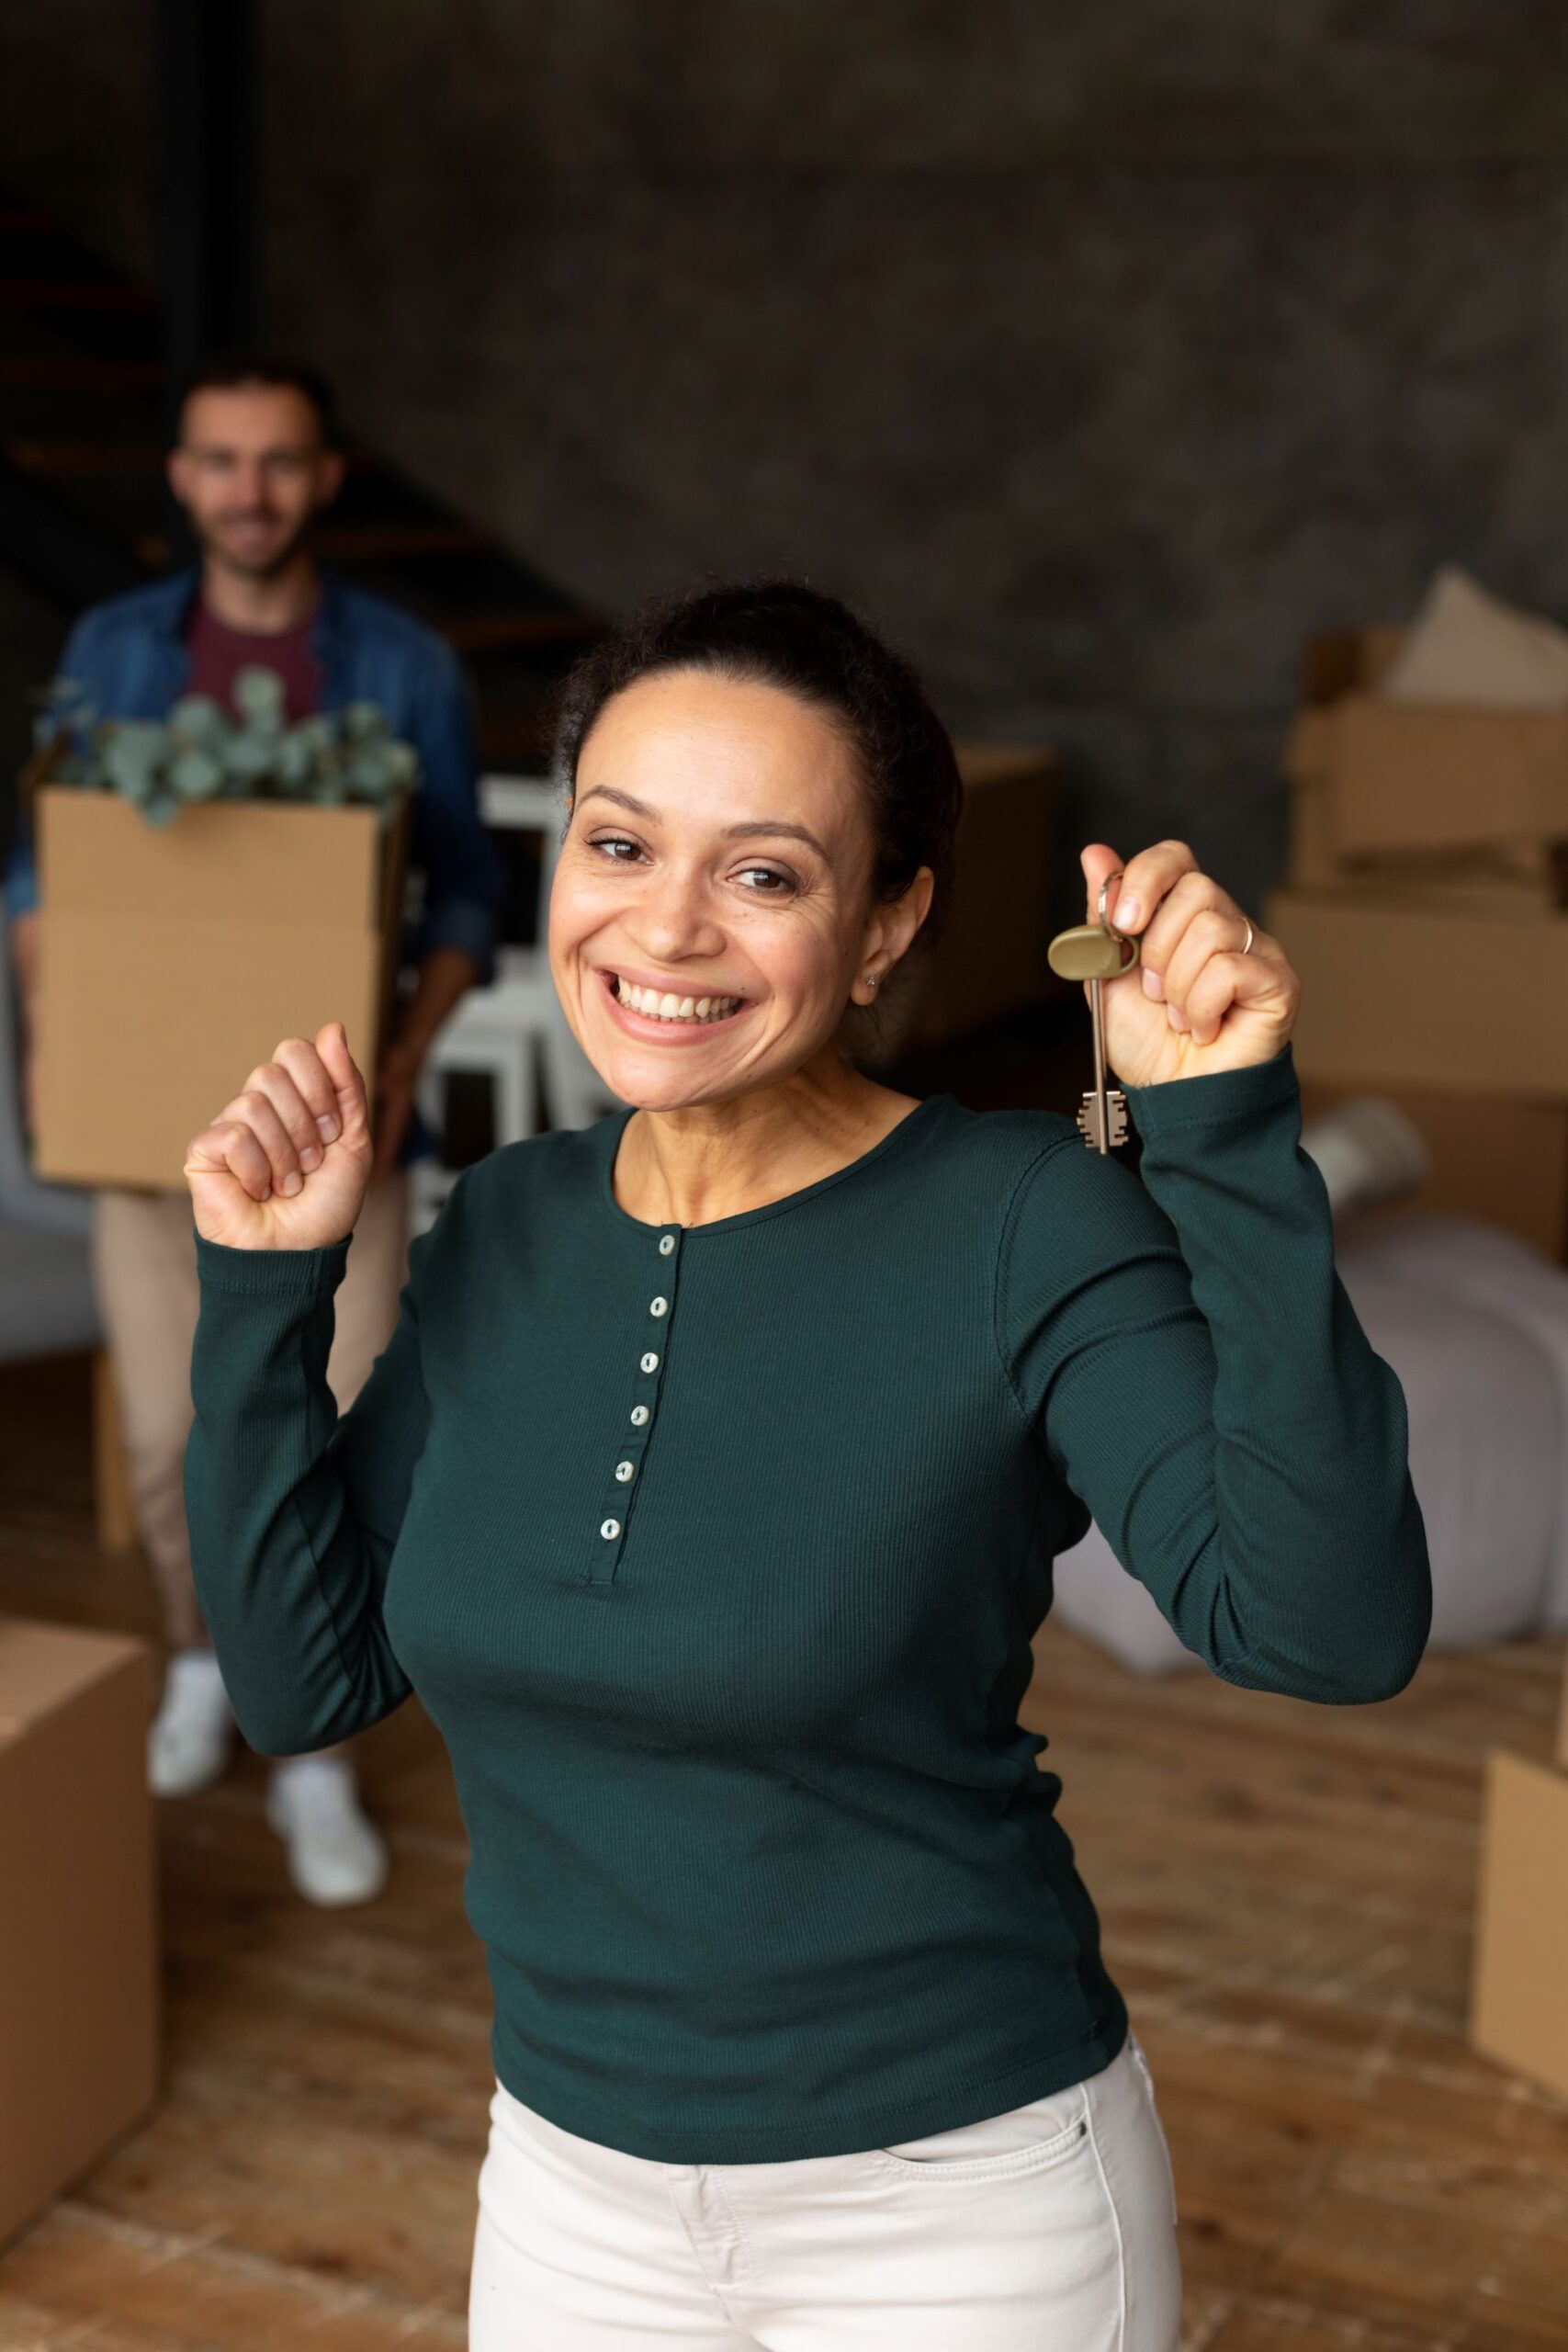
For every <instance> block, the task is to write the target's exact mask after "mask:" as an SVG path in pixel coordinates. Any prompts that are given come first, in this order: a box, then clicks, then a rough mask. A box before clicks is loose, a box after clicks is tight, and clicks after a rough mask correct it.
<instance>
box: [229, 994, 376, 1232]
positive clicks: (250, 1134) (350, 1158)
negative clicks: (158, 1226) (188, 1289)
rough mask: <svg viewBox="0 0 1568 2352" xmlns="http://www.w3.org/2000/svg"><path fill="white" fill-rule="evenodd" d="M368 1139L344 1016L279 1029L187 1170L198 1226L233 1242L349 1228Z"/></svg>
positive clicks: (365, 1177)
mask: <svg viewBox="0 0 1568 2352" xmlns="http://www.w3.org/2000/svg"><path fill="white" fill-rule="evenodd" d="M374 1158H375V1144H374V1139H373V1138H372V1136H371V1133H370V1113H369V1106H368V1103H367V1096H366V1091H365V1080H364V1079H363V1078H362V1077H361V1076H360V1073H359V1070H358V1069H357V1067H356V1065H355V1060H354V1057H353V1056H352V1055H351V1054H350V1052H349V1050H348V1039H347V1037H346V1036H345V1035H344V1027H343V1023H342V1022H341V1021H328V1022H326V1023H323V1024H322V1026H321V1028H320V1029H318V1030H317V1032H316V1035H315V1037H314V1039H313V1040H312V1039H311V1038H309V1037H285V1038H284V1040H283V1042H282V1044H281V1045H280V1046H278V1048H277V1050H276V1053H275V1054H274V1056H273V1057H272V1059H271V1061H269V1062H260V1063H258V1064H257V1066H256V1068H255V1069H254V1070H253V1071H252V1072H251V1074H250V1077H249V1078H248V1079H247V1080H245V1083H244V1085H243V1087H242V1088H241V1090H240V1091H239V1093H238V1094H236V1095H234V1096H233V1097H232V1098H231V1101H229V1102H227V1103H225V1104H224V1105H223V1108H222V1110H221V1111H220V1113H219V1114H218V1116H217V1117H216V1118H215V1119H214V1120H213V1122H212V1124H211V1125H210V1126H206V1127H203V1128H202V1130H201V1132H200V1134H199V1135H194V1136H192V1137H191V1139H190V1142H189V1144H188V1145H187V1147H186V1163H185V1173H186V1178H187V1179H188V1180H189V1183H190V1196H191V1204H192V1207H193V1210H194V1212H195V1218H196V1229H197V1232H198V1233H199V1234H201V1235H202V1236H203V1237H204V1238H206V1239H207V1240H209V1241H221V1242H223V1243H225V1244H227V1246H228V1247H229V1248H230V1249H231V1250H320V1249H321V1248H323V1247H324V1246H325V1245H326V1244H327V1243H329V1242H333V1241H341V1240H342V1239H343V1238H344V1235H345V1234H348V1233H352V1232H353V1230H354V1226H355V1219H356V1218H357V1216H358V1215H359V1212H360V1209H361V1207H362V1205H363V1204H364V1200H365V1194H366V1192H367V1188H368V1186H369V1182H370V1168H371V1163H372V1161H373V1159H374Z"/></svg>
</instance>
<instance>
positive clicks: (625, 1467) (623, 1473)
mask: <svg viewBox="0 0 1568 2352" xmlns="http://www.w3.org/2000/svg"><path fill="white" fill-rule="evenodd" d="M635 1467H636V1464H633V1463H630V1462H617V1463H616V1464H615V1476H616V1477H617V1478H618V1479H619V1480H620V1482H621V1484H622V1486H623V1487H624V1486H625V1485H626V1480H627V1479H628V1478H629V1477H630V1476H631V1475H632V1471H633V1469H634V1468H635Z"/></svg>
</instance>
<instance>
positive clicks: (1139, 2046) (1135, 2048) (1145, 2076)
mask: <svg viewBox="0 0 1568 2352" xmlns="http://www.w3.org/2000/svg"><path fill="white" fill-rule="evenodd" d="M1127 2041H1128V2044H1129V2046H1130V2048H1131V2050H1132V2052H1133V2062H1134V2065H1135V2066H1136V2067H1137V2070H1138V2079H1139V2081H1140V2082H1141V2083H1142V2084H1143V2086H1144V2095H1145V2098H1147V2100H1148V2103H1149V2113H1150V2115H1151V2116H1152V2117H1153V2119H1154V2127H1155V2130H1156V2131H1157V2132H1158V2133H1159V2144H1160V2149H1161V2152H1162V2154H1164V2157H1165V2172H1166V2178H1167V2179H1168V2181H1169V2183H1170V2218H1171V2220H1172V2221H1173V2222H1176V2221H1179V2219H1180V2215H1179V2211H1178V2210H1177V2203H1176V2166H1175V2165H1173V2164H1172V2163H1171V2160H1170V2142H1169V2141H1168V2139H1167V2138H1166V2136H1165V2125H1164V2124H1163V2123H1162V2122H1161V2120H1160V2111H1159V2101H1158V2099H1157V2098H1156V2097H1155V2078H1154V2076H1153V2075H1152V2074H1151V2073H1150V2072H1149V2062H1148V2060H1147V2058H1146V2057H1145V2054H1144V2045H1143V2043H1142V2042H1141V2041H1139V2040H1138V2037H1137V2035H1136V2034H1135V2033H1134V2031H1133V2030H1132V2028H1131V2027H1129V2028H1128V2030H1127Z"/></svg>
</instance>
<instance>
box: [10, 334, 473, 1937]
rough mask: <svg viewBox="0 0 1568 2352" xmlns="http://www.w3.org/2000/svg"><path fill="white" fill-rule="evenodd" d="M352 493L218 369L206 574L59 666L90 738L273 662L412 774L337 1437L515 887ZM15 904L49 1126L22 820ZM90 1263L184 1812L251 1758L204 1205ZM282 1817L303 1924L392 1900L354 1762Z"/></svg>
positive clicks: (89, 626) (193, 570) (286, 382)
mask: <svg viewBox="0 0 1568 2352" xmlns="http://www.w3.org/2000/svg"><path fill="white" fill-rule="evenodd" d="M168 475H169V481H170V483H171V485H172V487H173V489H174V492H175V497H176V498H177V499H178V500H179V502H180V503H181V505H182V506H183V507H184V508H185V510H186V515H188V517H189V520H190V525H191V528H192V531H193V534H194V536H195V537H196V540H197V545H198V548H199V555H200V560H199V561H198V562H197V564H195V565H193V566H191V567H190V568H189V569H188V570H186V571H182V572H179V573H176V574H175V575H173V576H171V577H169V578H167V579H164V580H160V581H157V582H152V584H150V585H149V586H147V587H144V588H137V589H134V590H132V591H131V592H130V594H126V595H120V596H116V597H112V598H110V599H109V600H108V601H107V603H104V604H101V605H94V606H93V607H92V608H91V609H90V610H88V611H87V612H85V613H84V614H83V615H82V616H81V617H80V619H79V620H78V621H77V623H76V625H75V627H74V628H73V629H72V631H71V633H70V636H69V639H68V640H67V642H66V646H65V650H64V652H63V654H62V659H61V663H60V671H61V674H62V676H63V677H65V678H68V679H70V680H72V681H73V683H74V684H77V685H79V686H81V687H83V688H85V692H86V695H87V696H88V698H89V699H90V701H91V703H92V706H93V707H94V710H95V712H96V715H97V716H98V717H100V718H141V719H149V718H152V719H157V718H165V717H166V716H167V714H168V711H169V709H170V707H172V705H173V704H175V702H177V701H178V700H179V699H180V697H181V696H182V695H187V694H198V693H199V694H208V695H212V696H213V697H214V698H215V699H217V700H218V701H220V702H221V703H224V704H226V705H228V706H229V707H232V686H233V682H234V679H235V676H236V674H237V673H238V672H239V671H241V670H243V668H245V667H246V666H247V665H248V664H251V663H259V664H262V665H264V666H265V667H267V668H269V669H272V670H275V671H276V672H277V673H278V674H279V675H280V676H281V678H282V679H283V682H284V687H285V694H286V711H287V717H288V722H289V723H290V724H292V723H293V722H294V721H296V720H297V719H299V718H303V717H305V716H306V715H307V714H308V713H310V712H311V711H315V710H325V711H331V710H335V709H339V708H341V707H343V706H344V704H347V703H350V702H371V703H375V704H377V705H378V707H379V708H380V709H381V710H382V711H383V712H384V713H385V714H386V717H387V719H388V722H389V727H390V730H391V732H392V734H393V735H394V736H396V737H399V738H400V739H402V740H403V741H408V742H412V744H413V746H414V748H415V749H416V751H417V752H418V754H419V760H420V769H421V777H422V781H421V784H420V787H419V789H418V790H417V791H416V792H415V794H414V796H413V803H412V825H411V832H410V840H409V866H410V870H411V874H412V873H417V874H419V875H420V876H422V877H423V909H422V912H421V914H420V916H419V918H418V921H417V922H416V923H414V924H412V925H405V929H404V933H403V937H402V941H401V944H400V965H401V967H403V970H404V972H407V971H408V970H409V968H410V967H415V976H414V979H413V985H412V990H411V991H409V992H407V993H405V994H404V996H403V998H402V1000H401V1001H400V1008H399V1012H398V1013H397V1015H396V1017H395V1018H394V1021H393V1023H392V1024H391V1027H392V1035H390V1037H389V1040H388V1041H387V1043H386V1044H385V1046H384V1047H383V1049H382V1051H381V1054H380V1057H379V1060H378V1069H377V1072H376V1080H375V1125H376V1136H377V1151H376V1159H375V1163H374V1167H373V1170H372V1176H371V1182H370V1188H369V1191H368V1193H367V1197H366V1202H365V1207H364V1209H363V1211H362V1213H361V1216H360V1218H359V1222H358V1224H357V1225H356V1227H355V1246H354V1248H353V1250H351V1251H350V1253H349V1260H348V1264H347V1268H346V1271H345V1272H344V1280H343V1283H342V1284H341V1285H340V1287H339V1289H338V1292H337V1296H336V1301H335V1305H336V1310H337V1329H336V1337H335V1339H334V1341H333V1350H332V1355H331V1359H330V1361H329V1364H328V1371H327V1377H328V1380H329V1382H330V1384H331V1385H332V1388H333V1395H334V1396H335V1397H336V1400H337V1405H338V1409H339V1411H340V1413H341V1412H345V1411H346V1410H347V1408H348V1407H349V1405H350V1404H351V1403H352V1402H353V1399H354V1397H355V1395H356V1394H357V1393H358V1390H359V1387H360V1385H361V1384H362V1382H363V1381H364V1379H365V1378H366V1376H367V1374H368V1372H369V1370H370V1367H371V1365H372V1363H374V1362H375V1359H376V1357H377V1355H378V1353H379V1352H380V1351H381V1349H382V1348H383V1347H385V1345H386V1344H387V1341H388V1340H389V1338H390V1337H391V1333H392V1330H393V1328H394V1326H395V1324H396V1321H397V1309H398V1295H399V1292H400V1288H401V1286H402V1283H403V1282H404V1280H405V1278H406V1274H407V1250H408V1240H409V1181H408V1170H409V1167H410V1165H411V1164H412V1161H413V1160H415V1159H422V1158H424V1157H427V1156H428V1155H429V1154H430V1153H431V1152H432V1151H433V1150H434V1140H433V1138H432V1137H431V1136H430V1134H429V1132H428V1130H427V1129H426V1128H425V1127H424V1125H423V1122H422V1121H421V1119H420V1117H419V1114H418V1111H417V1109H416V1107H415V1104H414V1090H415V1088H416V1086H417V1083H418V1080H419V1074H420V1069H421V1067H422V1064H423V1059H424V1057H425V1055H426V1053H427V1052H428V1050H429V1048H430V1045H431V1042H432V1040H433V1039H434V1036H435V1035H436V1032H437V1031H438V1030H439V1029H440V1027H441V1025H442V1023H444V1022H445V1021H446V1018H447V1016H448V1015H449V1014H450V1012H452V1010H453V1008H454V1006H455V1005H456V1004H457V1001H458V1000H459V999H460V998H461V996H462V995H463V993H464V991H465V990H466V989H469V988H472V987H474V986H475V985H476V984H478V985H481V986H482V985H488V983H489V982H490V980H491V978H493V977H494V971H495V941H496V933H497V916H498V912H499V909H500V905H501V900H502V893H503V890H504V888H505V878H506V873H505V866H504V864H503V862H502V857H501V854H500V852H499V850H498V848H497V847H496V845H495V843H494V842H492V841H491V838H490V836H489V834H488V833H487V832H486V831H485V829H484V826H483V824H482V822H481V820H480V817H479V798H478V757H477V751H476V745H475V739H474V727H473V717H472V710H471V706H470V702H469V697H468V690H467V686H466V684H465V682H464V679H463V676H462V673H461V670H460V668H459V666H458V663H457V660H456V657H455V656H454V654H453V653H452V651H451V649H450V648H449V647H448V646H447V644H446V641H445V639H442V638H440V637H438V636H437V635H436V634H435V633H434V631H433V630H431V629H429V628H426V627H425V626H424V625H423V623H422V622H420V621H418V620H416V619H414V618H413V617H412V615H410V614H408V613H405V612H403V611H401V610H400V608H399V607H398V606H397V605H392V604H390V603H389V602H387V601H386V600H385V599H383V598H381V597H378V596H373V595H369V594H366V593H365V592H364V591H363V590H361V589H358V588H355V587H352V586H350V585H349V584H348V583H347V582H344V581H343V580H341V579H339V578H337V577H336V576H335V575H334V574H333V573H332V572H331V571H327V570H326V569H324V568H323V567H322V566H321V564H320V563H319V562H318V560H317V559H316V557H315V555H314V553H313V552H312V546H311V540H312V532H313V527H314V525H315V522H316V518H317V516H318V515H320V513H321V510H322V509H323V508H324V507H326V506H328V505H329V504H330V503H331V502H332V500H333V498H334V497H335V496H336V494H337V492H338V489H339V486H340V485H341V483H342V481H343V476H344V456H343V454H342V451H341V448H340V447H339V445H338V434H337V426H336V414H335V402H334V401H333V393H332V390H331V389H330V387H329V386H328V385H327V383H326V382H325V381H324V379H322V378H321V376H319V375H318V374H316V373H315V371H314V370H312V369H310V368H303V367H297V366H295V365H293V364H291V363H289V362H288V361H286V360H282V359H278V358H276V357H272V356H268V355H266V354H265V353H246V354H239V355H236V356H232V357H230V358H228V359H224V360H218V361H215V362H213V363H211V364H210V365H209V366H208V367H206V368H202V369H201V370H200V371H199V372H198V373H197V376H196V377H195V378H194V379H192V380H191V382H190V383H189V385H188V386H187V388H186V393H185V397H184V400H183V401H182V403H181V408H180V415H179V424H178V439H177V446H176V447H175V448H174V449H173V450H172V451H171V453H170V455H169V458H168ZM6 906H7V910H8V913H9V916H10V932H11V937H12V940H13V942H14V954H15V960H16V964H17V976H18V993H19V997H20V1001H21V1005H22V1041H21V1042H22V1059H23V1099H24V1103H25V1105H26V1110H27V1115H28V1124H29V1126H33V1125H35V1124H36V1123H35V1119H34V1110H33V1105H34V1075H33V1054H32V1027H33V1024H32V1020H31V1002H32V994H33V989H34V986H35V984H36V958H37V947H38V942H37V925H38V913H37V907H38V881H37V874H36V869H35V865H34V859H33V854H32V845H31V842H30V841H29V840H28V834H27V827H26V822H25V820H24V821H23V824H22V826H21V829H20V830H19V831H18V836H17V842H16V845H15V847H14V849H13V851H12V853H11V856H10V859H9V861H8V864H7V866H6ZM92 1264H93V1278H94V1284H95V1289H96V1295H97V1301H98V1306H99V1312H100V1315H101V1317H102V1320H103V1324H104V1329H105V1332H106V1335H107V1345H108V1349H109V1353H110V1358H111V1362H112V1363H113V1367H114V1374H115V1387H116V1390H117V1393H118V1402H119V1411H120V1416H121V1421H122V1425H123V1429H124V1434H125V1444H126V1452H127V1456H128V1460H129V1465H130V1486H131V1492H132V1498H133V1504H134V1509H135V1515H136V1521H137V1527H138V1532H139V1534H140V1535H141V1541H142V1543H143V1544H144V1546H145V1548H146V1551H147V1553H148V1555H149V1558H150V1559H151V1561H152V1567H153V1570H154V1574H155V1577H156V1580H157V1587H158V1593H159V1599H160V1606H161V1610H162V1614H163V1620H164V1640H165V1643H166V1645H167V1652H168V1656H167V1662H166V1671H165V1678H164V1691H163V1697H162V1702H161V1704H160V1707H159V1711H158V1713H157V1715H156V1716H155V1718H154V1720H153V1722H152V1724H151V1725H150V1726H149V1731H148V1745H147V1769H148V1776H149V1780H150V1782H151V1785H152V1789H153V1790H154V1791H155V1792H156V1793H158V1794H159V1795H163V1796H173V1795H177V1794H182V1793H185V1792H188V1791H192V1790H196V1789H201V1788H206V1787H208V1786H209V1784H210V1783H211V1782H212V1781H215V1780H216V1779H217V1778H218V1777H219V1776H220V1773H221V1772H222V1771H223V1770H224V1769H225V1768H226V1766H227V1764H228V1763H229V1761H230V1758H231V1753H232V1750H233V1747H234V1743H235V1741H236V1739H237V1736H238V1726H237V1725H236V1724H235V1721H234V1717H233V1713H232V1710H231V1708H230V1706H229V1703H228V1700H227V1697H226V1694H225V1692H224V1689H223V1682H222V1678H221V1675H220V1670H219V1667H218V1661H217V1658H216V1657H215V1656H214V1653H213V1650H212V1646H211V1643H210V1641H209V1637H208V1634H207V1630H206V1627H205V1624H204V1623H203V1621H202V1617H201V1611H200V1609H199V1606H198V1604H197V1596H196V1589H195V1585H194V1582H193V1579H192V1576H191V1564H190V1543H189V1537H188V1533H187V1531H186V1519H185V1497H184V1485H183V1472H184V1460H185V1447H186V1437H187V1435H188V1433H189V1430H190V1426H191V1421H192V1418H193V1413H194V1408H193V1406H192V1402H191V1395H190V1360H191V1351H192V1346H193V1343H194V1340H195V1336H196V1325H197V1313H198V1307H199V1293H198V1287H197V1271H196V1251H195V1241H194V1238H193V1229H192V1223H191V1215H190V1201H189V1197H188V1194H187V1193H186V1192H184V1191H183V1190H182V1191H177V1192H175V1191H171V1192H152V1191H136V1190H130V1189H120V1188H117V1187H111V1186H102V1187H99V1188H97V1189H96V1190H95V1192H94V1194H93V1230H92ZM266 1814H267V1819H268V1821H269V1822H270V1823H271V1825H272V1826H273V1827H274V1828H275V1829H276V1830H277V1832H278V1834H279V1835H280V1836H281V1837H283V1838H285V1839H286V1841H287V1844H288V1866H289V1871H290V1876H291V1879H292V1881H293V1883H294V1885H295V1887H296V1889H297V1890H298V1892H299V1893H300V1894H303V1895H304V1896H305V1897H306V1898H307V1899H308V1900H310V1901H313V1902H317V1903H333V1904H335V1903H355V1902H365V1901H367V1900H368V1899H369V1898H370V1897H371V1896H373V1895H374V1894H377V1893H378V1890H379V1888H380V1886H381V1884H382V1883H383V1881H384V1878H385V1875H386V1868H387V1858H386V1849H385V1846H384V1844H383V1842H382V1839H381V1838H380V1835H379V1833H378V1830H377V1829H376V1827H375V1826H374V1824H373V1823H372V1822H370V1821H369V1820H368V1819H367V1816H366V1815H365V1814H364V1812H363V1811H362V1809H361V1807H360V1805H359V1803H358V1796H357V1790H356V1786H355V1775H354V1770H353V1764H352V1760H351V1745H350V1743H346V1742H344V1743H340V1744H338V1745H336V1746H334V1747H330V1748H323V1749H321V1750H320V1751H318V1752H317V1753H316V1754H314V1755H311V1756H305V1757H286V1758H277V1759H276V1760H275V1762H274V1764H273V1769H272V1773H271V1776H270V1781H269V1786H268V1791H267V1799H266Z"/></svg>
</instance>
